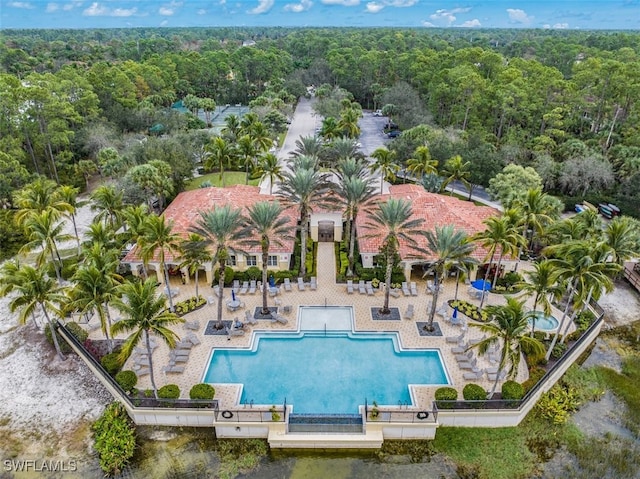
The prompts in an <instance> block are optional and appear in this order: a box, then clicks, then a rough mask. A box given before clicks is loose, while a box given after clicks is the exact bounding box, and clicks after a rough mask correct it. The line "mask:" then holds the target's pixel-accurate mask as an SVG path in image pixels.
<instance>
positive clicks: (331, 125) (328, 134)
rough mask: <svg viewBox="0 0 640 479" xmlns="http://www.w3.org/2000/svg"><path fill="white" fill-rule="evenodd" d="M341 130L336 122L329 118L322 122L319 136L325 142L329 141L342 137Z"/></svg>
mask: <svg viewBox="0 0 640 479" xmlns="http://www.w3.org/2000/svg"><path fill="white" fill-rule="evenodd" d="M341 130H342V128H341V127H340V125H339V124H338V121H337V120H336V119H335V118H334V117H332V116H329V117H327V118H325V119H324V120H322V128H320V136H321V137H322V138H324V139H325V140H328V141H331V140H335V139H336V138H340V137H341V136H342V131H341Z"/></svg>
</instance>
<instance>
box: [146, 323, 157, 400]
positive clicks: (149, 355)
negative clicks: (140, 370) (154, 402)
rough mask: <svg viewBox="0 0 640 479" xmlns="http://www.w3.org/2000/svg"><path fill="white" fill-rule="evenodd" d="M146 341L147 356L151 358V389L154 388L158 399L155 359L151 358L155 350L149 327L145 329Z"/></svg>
mask: <svg viewBox="0 0 640 479" xmlns="http://www.w3.org/2000/svg"><path fill="white" fill-rule="evenodd" d="M144 341H145V343H146V346H147V357H148V358H149V380H150V381H151V389H153V395H154V396H155V398H156V399H158V388H157V386H156V378H155V376H154V375H153V361H152V359H151V355H152V354H153V351H152V350H151V340H150V339H149V331H148V330H147V329H145V330H144Z"/></svg>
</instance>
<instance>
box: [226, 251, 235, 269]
mask: <svg viewBox="0 0 640 479" xmlns="http://www.w3.org/2000/svg"><path fill="white" fill-rule="evenodd" d="M235 265H236V256H235V255H233V254H232V255H229V259H228V260H227V266H235Z"/></svg>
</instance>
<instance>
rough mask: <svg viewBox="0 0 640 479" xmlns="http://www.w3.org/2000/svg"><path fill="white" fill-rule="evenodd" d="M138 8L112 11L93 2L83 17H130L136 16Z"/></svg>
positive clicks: (83, 13)
mask: <svg viewBox="0 0 640 479" xmlns="http://www.w3.org/2000/svg"><path fill="white" fill-rule="evenodd" d="M137 11H138V9H137V8H115V9H113V10H111V9H110V8H108V7H105V6H104V5H100V4H99V3H98V2H93V3H92V4H91V6H90V7H89V8H86V9H85V10H84V11H83V12H82V15H84V16H85V17H130V16H131V15H135V14H136V12H137Z"/></svg>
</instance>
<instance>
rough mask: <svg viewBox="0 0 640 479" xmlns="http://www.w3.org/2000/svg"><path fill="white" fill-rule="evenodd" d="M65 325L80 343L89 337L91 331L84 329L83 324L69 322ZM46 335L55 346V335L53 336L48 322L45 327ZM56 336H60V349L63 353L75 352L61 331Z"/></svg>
mask: <svg viewBox="0 0 640 479" xmlns="http://www.w3.org/2000/svg"><path fill="white" fill-rule="evenodd" d="M65 326H66V328H67V331H69V332H70V333H71V334H72V335H73V336H75V338H76V339H77V340H78V341H79V342H80V343H84V342H85V341H86V340H87V338H88V337H89V333H87V332H86V331H85V330H84V329H82V326H80V325H79V324H78V323H67V324H66V325H65ZM44 335H45V337H46V338H47V342H48V343H49V344H51V345H52V346H53V337H52V336H51V328H50V327H49V324H47V325H46V327H45V328H44ZM56 336H57V337H58V344H59V345H60V350H61V351H62V352H63V353H65V354H68V353H71V352H73V349H71V346H69V343H67V342H66V341H65V340H64V339H63V337H62V336H61V335H60V333H58V332H56Z"/></svg>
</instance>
